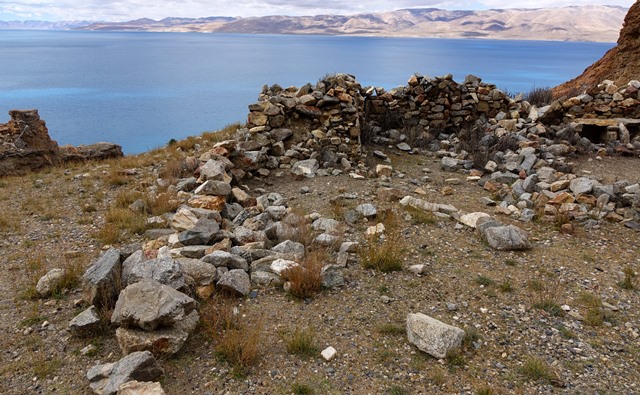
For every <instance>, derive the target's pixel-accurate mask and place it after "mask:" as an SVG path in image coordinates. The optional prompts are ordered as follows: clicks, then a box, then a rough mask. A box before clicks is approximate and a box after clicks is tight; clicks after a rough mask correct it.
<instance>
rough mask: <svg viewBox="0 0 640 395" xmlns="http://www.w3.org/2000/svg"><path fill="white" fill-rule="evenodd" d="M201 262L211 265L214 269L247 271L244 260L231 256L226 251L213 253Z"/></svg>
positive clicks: (237, 256) (247, 267)
mask: <svg viewBox="0 0 640 395" xmlns="http://www.w3.org/2000/svg"><path fill="white" fill-rule="evenodd" d="M202 261H203V262H206V263H209V264H212V265H214V266H216V267H221V266H223V267H227V268H229V269H242V270H244V271H248V270H249V263H248V262H247V260H246V259H244V258H243V257H241V256H239V255H235V254H231V253H229V252H227V251H214V252H212V253H211V254H209V255H205V256H204V257H203V258H202Z"/></svg>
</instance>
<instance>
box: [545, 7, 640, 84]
mask: <svg viewBox="0 0 640 395" xmlns="http://www.w3.org/2000/svg"><path fill="white" fill-rule="evenodd" d="M639 78H640V2H638V1H636V2H635V4H633V5H632V6H631V8H630V9H629V12H628V13H627V16H626V17H625V20H624V25H623V27H622V30H621V31H620V37H619V38H618V45H617V46H615V47H614V48H612V49H611V50H609V52H607V53H606V54H605V55H604V56H603V57H602V59H600V60H598V61H597V62H596V63H594V64H593V65H591V66H589V67H588V68H587V69H586V70H585V71H584V73H582V75H580V76H579V77H577V78H575V79H573V80H571V81H568V82H565V83H564V84H562V85H559V86H557V87H555V88H554V94H555V95H556V96H567V95H572V94H575V93H581V92H584V91H586V90H587V89H589V88H591V87H593V86H595V85H597V84H599V83H600V82H602V81H603V80H607V79H608V80H612V81H614V83H615V84H616V85H618V86H620V85H625V84H627V83H628V82H629V81H630V80H634V79H639Z"/></svg>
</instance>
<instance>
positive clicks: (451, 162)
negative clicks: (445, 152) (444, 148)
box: [440, 156, 460, 172]
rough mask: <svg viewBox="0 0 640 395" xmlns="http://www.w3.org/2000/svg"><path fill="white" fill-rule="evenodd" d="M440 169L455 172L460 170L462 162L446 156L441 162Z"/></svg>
mask: <svg viewBox="0 0 640 395" xmlns="http://www.w3.org/2000/svg"><path fill="white" fill-rule="evenodd" d="M440 168H442V170H444V171H450V172H454V171H456V170H458V169H459V168H460V161H458V159H456V158H452V157H450V156H444V157H442V159H441V160H440Z"/></svg>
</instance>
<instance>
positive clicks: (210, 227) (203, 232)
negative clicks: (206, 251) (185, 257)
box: [178, 218, 220, 246]
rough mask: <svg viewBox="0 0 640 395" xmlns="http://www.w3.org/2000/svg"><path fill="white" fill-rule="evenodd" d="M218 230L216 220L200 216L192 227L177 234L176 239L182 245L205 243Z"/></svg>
mask: <svg viewBox="0 0 640 395" xmlns="http://www.w3.org/2000/svg"><path fill="white" fill-rule="evenodd" d="M219 230H220V224H218V222H216V221H214V220H212V219H207V218H200V219H199V220H198V221H197V222H196V223H195V225H194V226H193V228H191V229H188V230H185V231H183V232H180V233H179V234H178V241H180V243H181V244H182V245H184V246H193V245H207V244H209V243H210V242H211V241H212V240H213V238H214V236H215V235H216V233H218V231H219Z"/></svg>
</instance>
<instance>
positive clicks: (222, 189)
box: [193, 180, 231, 196]
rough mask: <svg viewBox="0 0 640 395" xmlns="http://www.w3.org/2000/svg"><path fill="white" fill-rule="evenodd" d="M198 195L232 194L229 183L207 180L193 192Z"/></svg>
mask: <svg viewBox="0 0 640 395" xmlns="http://www.w3.org/2000/svg"><path fill="white" fill-rule="evenodd" d="M193 193H195V194H196V195H211V196H227V195H229V194H230V193H231V185H230V184H229V183H228V182H224V181H216V180H207V181H205V182H204V184H202V185H200V186H199V187H198V188H196V190H195V191H194V192H193Z"/></svg>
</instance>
